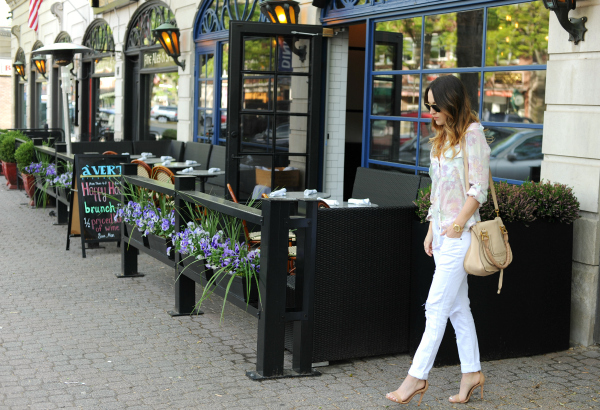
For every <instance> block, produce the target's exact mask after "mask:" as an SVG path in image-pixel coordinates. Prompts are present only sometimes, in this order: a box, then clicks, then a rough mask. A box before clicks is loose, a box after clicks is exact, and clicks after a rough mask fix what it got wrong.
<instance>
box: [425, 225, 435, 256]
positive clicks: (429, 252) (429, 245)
mask: <svg viewBox="0 0 600 410" xmlns="http://www.w3.org/2000/svg"><path fill="white" fill-rule="evenodd" d="M432 244H433V232H431V228H430V229H429V231H427V236H426V237H425V242H423V246H424V247H425V253H426V254H427V255H429V256H433V246H432Z"/></svg>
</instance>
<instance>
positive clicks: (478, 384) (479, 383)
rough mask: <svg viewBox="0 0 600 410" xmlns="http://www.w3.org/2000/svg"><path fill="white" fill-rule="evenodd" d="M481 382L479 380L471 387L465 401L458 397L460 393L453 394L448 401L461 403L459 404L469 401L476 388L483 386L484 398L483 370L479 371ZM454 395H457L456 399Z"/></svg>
mask: <svg viewBox="0 0 600 410" xmlns="http://www.w3.org/2000/svg"><path fill="white" fill-rule="evenodd" d="M479 374H480V376H479V382H477V384H476V385H474V386H473V387H471V390H469V394H467V398H466V399H464V400H463V401H458V397H457V396H459V395H460V393H459V394H455V395H454V396H451V397H450V398H449V399H448V401H450V403H459V404H464V403H467V402H468V401H469V399H470V398H471V395H472V394H473V392H474V391H475V389H476V388H478V387H481V398H482V399H483V385H484V384H485V376H484V375H483V373H482V372H480V373H479ZM454 397H456V401H453V400H454Z"/></svg>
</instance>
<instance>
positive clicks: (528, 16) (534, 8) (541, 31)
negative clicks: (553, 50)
mask: <svg viewBox="0 0 600 410" xmlns="http://www.w3.org/2000/svg"><path fill="white" fill-rule="evenodd" d="M549 14H550V11H549V10H548V9H546V7H544V5H543V4H542V2H541V1H534V2H530V3H521V4H511V5H508V6H501V7H493V8H490V9H488V17H487V36H486V40H487V41H486V55H485V64H486V65H487V66H507V65H530V64H546V62H547V61H548V21H549V18H550V16H549Z"/></svg>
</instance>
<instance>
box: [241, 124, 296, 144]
mask: <svg viewBox="0 0 600 410" xmlns="http://www.w3.org/2000/svg"><path fill="white" fill-rule="evenodd" d="M248 142H250V143H254V144H261V145H266V146H271V144H272V143H273V131H272V130H271V129H270V128H269V129H268V130H265V131H263V132H260V133H258V134H256V135H254V137H252V138H251V139H249V140H248ZM275 145H276V146H277V147H281V148H287V147H289V145H290V124H289V123H287V122H286V123H284V124H281V125H279V126H278V127H277V129H276V130H275Z"/></svg>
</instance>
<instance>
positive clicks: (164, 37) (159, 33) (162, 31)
mask: <svg viewBox="0 0 600 410" xmlns="http://www.w3.org/2000/svg"><path fill="white" fill-rule="evenodd" d="M152 34H154V38H155V39H156V40H157V41H158V42H159V43H160V45H161V46H162V48H163V50H165V53H167V55H168V56H169V57H171V58H172V59H173V61H175V64H177V65H178V66H179V67H181V69H182V70H184V71H185V60H183V61H181V62H180V61H179V57H180V56H181V50H179V28H177V26H175V25H173V24H171V23H164V24H161V25H160V26H158V27H157V28H155V29H154V30H152Z"/></svg>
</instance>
